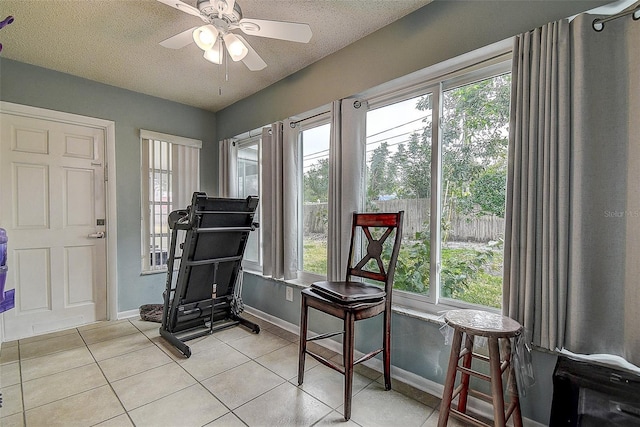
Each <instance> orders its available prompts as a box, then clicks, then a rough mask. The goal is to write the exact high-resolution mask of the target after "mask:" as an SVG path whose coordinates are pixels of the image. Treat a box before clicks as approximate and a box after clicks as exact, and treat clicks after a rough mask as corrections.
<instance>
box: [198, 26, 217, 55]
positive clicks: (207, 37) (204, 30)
mask: <svg viewBox="0 0 640 427" xmlns="http://www.w3.org/2000/svg"><path fill="white" fill-rule="evenodd" d="M217 38H218V30H217V29H216V27H214V26H213V25H210V24H209V25H203V26H202V27H198V28H196V29H195V30H194V31H193V41H194V42H196V44H197V45H198V47H199V48H200V49H202V50H204V51H205V52H206V51H207V50H209V49H211V48H212V47H213V45H214V44H215V43H216V39H217Z"/></svg>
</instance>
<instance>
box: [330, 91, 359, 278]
mask: <svg viewBox="0 0 640 427" xmlns="http://www.w3.org/2000/svg"><path fill="white" fill-rule="evenodd" d="M366 115H367V104H366V101H363V100H358V99H354V98H347V99H342V100H339V101H334V102H333V104H332V106H331V140H330V143H329V144H330V149H329V171H330V172H329V212H328V242H327V279H328V280H344V278H345V274H346V271H347V261H348V260H347V257H348V256H349V243H350V239H351V220H352V216H351V215H352V214H353V212H358V211H361V210H362V207H363V204H364V202H363V200H364V196H363V194H364V183H365V177H366V159H365V157H366V134H365V122H366Z"/></svg>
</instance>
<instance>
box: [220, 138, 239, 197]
mask: <svg viewBox="0 0 640 427" xmlns="http://www.w3.org/2000/svg"><path fill="white" fill-rule="evenodd" d="M218 151H219V155H218V196H219V197H237V196H238V182H237V179H238V171H237V169H238V167H237V161H238V148H237V147H236V143H235V142H233V141H232V140H230V139H223V140H222V141H220V144H219V146H218Z"/></svg>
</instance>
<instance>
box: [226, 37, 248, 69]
mask: <svg viewBox="0 0 640 427" xmlns="http://www.w3.org/2000/svg"><path fill="white" fill-rule="evenodd" d="M223 39H224V44H225V45H226V46H227V51H228V52H229V56H231V59H233V60H234V61H236V62H237V61H241V60H242V59H244V57H245V56H247V53H249V49H247V46H245V44H244V43H242V40H240V39H239V38H238V37H236V35H235V34H233V33H227V34H225V35H224V36H223Z"/></svg>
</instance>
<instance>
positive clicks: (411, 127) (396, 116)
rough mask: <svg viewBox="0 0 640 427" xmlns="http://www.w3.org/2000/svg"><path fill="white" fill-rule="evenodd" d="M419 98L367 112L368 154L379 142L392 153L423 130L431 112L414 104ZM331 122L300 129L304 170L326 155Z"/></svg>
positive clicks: (327, 154) (327, 153)
mask: <svg viewBox="0 0 640 427" xmlns="http://www.w3.org/2000/svg"><path fill="white" fill-rule="evenodd" d="M420 98H421V97H420V96H418V97H415V98H411V99H408V100H406V101H402V102H397V103H395V104H391V105H387V106H384V107H381V108H377V109H375V110H371V111H369V112H367V152H368V153H371V152H373V150H375V149H376V148H377V147H378V146H379V145H380V144H381V143H383V142H387V143H388V144H389V151H390V152H391V153H393V152H395V150H396V148H397V146H398V144H400V143H401V142H407V141H408V139H409V136H410V135H411V134H412V133H414V132H418V131H420V130H422V128H423V127H424V125H425V123H424V121H423V120H422V119H424V118H425V117H426V116H430V115H431V111H430V110H428V111H420V110H417V109H416V104H417V102H418V100H419V99H420ZM330 132H331V126H330V124H325V125H321V126H318V127H315V128H311V129H308V130H305V131H303V141H304V142H303V145H304V147H303V150H304V153H303V157H304V170H305V171H307V170H308V169H309V168H310V167H311V166H312V165H313V164H315V163H316V162H317V161H318V160H319V159H323V158H327V157H328V156H329V136H330Z"/></svg>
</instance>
